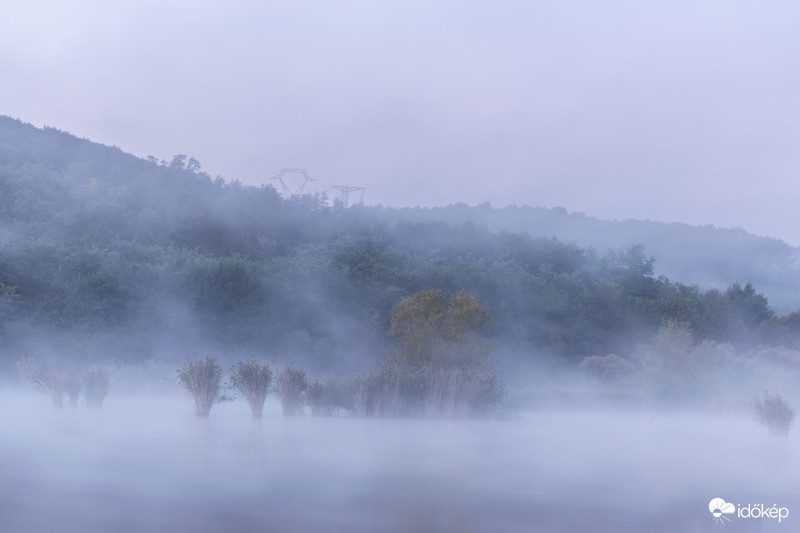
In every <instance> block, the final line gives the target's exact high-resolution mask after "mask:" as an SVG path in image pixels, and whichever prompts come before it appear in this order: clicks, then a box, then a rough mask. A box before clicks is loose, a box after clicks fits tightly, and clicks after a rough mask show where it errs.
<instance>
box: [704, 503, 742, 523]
mask: <svg viewBox="0 0 800 533" xmlns="http://www.w3.org/2000/svg"><path fill="white" fill-rule="evenodd" d="M708 510H709V511H711V515H712V516H713V517H714V522H719V523H720V524H723V525H724V524H725V520H727V521H728V522H730V521H731V519H730V518H728V517H727V516H725V515H726V514H733V513H735V512H736V506H735V505H733V504H732V503H726V502H725V500H723V499H722V498H714V499H713V500H711V501H710V502H708Z"/></svg>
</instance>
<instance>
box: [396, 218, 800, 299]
mask: <svg viewBox="0 0 800 533" xmlns="http://www.w3.org/2000/svg"><path fill="white" fill-rule="evenodd" d="M392 214H393V216H395V217H399V218H403V219H407V220H415V221H418V222H423V221H437V220H438V221H442V220H446V221H448V222H449V223H451V224H454V225H460V224H463V223H465V222H467V221H470V222H472V223H474V224H476V225H478V226H479V227H483V228H486V229H488V230H492V231H502V230H506V231H511V232H514V233H525V234H527V235H530V236H532V237H555V238H557V239H558V240H560V241H562V242H569V243H575V244H577V245H579V246H583V247H590V248H594V249H595V250H598V251H600V252H604V251H606V250H608V249H612V250H613V249H619V248H624V247H627V246H630V244H631V243H639V244H642V245H643V246H644V247H645V249H646V250H647V254H648V255H649V256H651V257H653V258H654V259H655V269H656V273H657V274H659V275H665V276H667V277H669V278H670V279H675V280H680V281H682V282H683V283H687V284H694V285H699V286H701V287H706V288H717V289H725V288H726V287H728V286H729V285H731V284H732V283H736V282H740V283H747V282H751V283H753V284H754V285H756V286H757V287H758V288H759V290H760V291H761V292H763V293H764V294H765V295H767V296H768V297H769V299H770V303H771V304H772V305H773V306H774V307H775V308H776V309H779V310H781V311H790V310H793V309H797V308H799V307H800V249H798V248H795V247H792V246H789V245H788V244H786V243H785V242H783V241H781V240H778V239H773V238H769V237H760V236H756V235H753V234H750V233H747V232H746V231H745V230H743V229H741V228H717V227H714V226H690V225H688V224H682V223H677V222H673V223H665V222H654V221H641V220H619V221H616V220H615V221H609V220H599V219H597V218H594V217H590V216H586V215H584V214H583V213H577V212H572V213H571V212H568V211H567V210H565V209H563V208H558V207H556V208H544V207H530V206H522V207H518V206H510V207H506V208H503V209H495V208H492V207H490V206H489V204H484V205H480V206H475V207H470V206H467V205H465V204H455V205H450V206H446V207H438V208H434V209H413V208H406V209H399V210H395V211H394V212H393V213H392Z"/></svg>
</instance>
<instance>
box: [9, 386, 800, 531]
mask: <svg viewBox="0 0 800 533" xmlns="http://www.w3.org/2000/svg"><path fill="white" fill-rule="evenodd" d="M0 404H2V405H4V406H6V408H5V409H3V410H2V413H0V426H2V428H3V433H4V435H3V438H2V439H0V477H1V478H2V479H0V491H2V494H0V529H1V530H3V531H26V532H50V531H61V532H64V533H71V532H86V531H115V532H116V531H118V532H125V531H131V532H134V531H194V532H212V531H245V532H246V531H623V532H627V531H630V532H634V531H636V532H638V531H712V530H714V528H717V527H721V526H719V525H717V524H715V523H714V521H713V516H712V515H711V513H710V512H709V509H708V502H709V501H710V500H711V499H712V498H723V499H724V500H725V501H727V502H734V503H735V504H737V505H739V506H743V505H745V504H763V505H764V506H765V507H769V506H772V505H773V504H776V505H777V506H778V507H784V508H787V509H789V511H790V513H794V512H797V511H796V510H798V509H800V488H798V485H797V482H796V472H797V471H798V469H799V468H800V460H798V456H797V446H796V443H795V441H794V440H793V439H792V438H775V437H770V436H769V435H768V434H767V432H766V431H764V430H763V429H762V428H760V427H759V426H757V425H756V424H755V423H754V422H753V421H752V420H750V419H749V418H748V417H747V416H741V415H718V414H717V415H715V414H712V413H708V414H689V413H681V412H672V413H669V412H659V411H656V410H652V409H641V410H626V411H617V412H614V411H611V410H608V409H594V410H583V411H569V410H550V411H530V412H525V413H520V416H519V417H517V418H516V419H510V420H490V421H477V420H422V419H404V420H396V419H394V420H393V419H372V418H354V417H353V418H351V417H333V418H317V417H298V418H291V417H282V416H281V415H280V412H279V409H278V404H277V402H276V401H275V400H274V398H273V399H270V400H269V401H268V404H267V409H266V411H265V416H264V418H263V419H261V420H255V419H253V418H252V417H251V416H250V413H249V412H248V410H247V409H246V407H245V406H244V404H243V403H236V402H234V403H229V404H223V405H219V406H217V407H215V408H214V410H213V411H212V414H211V416H210V417H209V418H202V417H195V416H193V415H192V414H191V408H190V404H189V401H188V397H187V398H184V397H181V396H177V395H150V396H147V395H124V394H119V395H116V396H114V395H112V396H109V398H108V399H107V401H106V403H105V405H104V406H103V409H102V410H90V409H86V408H83V407H78V408H64V409H54V408H53V407H52V406H51V405H49V401H48V399H47V398H46V397H45V396H44V395H37V394H35V393H33V392H32V391H29V390H22V389H17V388H14V387H5V388H3V389H2V390H1V391H0ZM796 520H797V519H796V518H795V515H794V514H790V515H789V516H788V517H787V518H784V519H783V520H782V521H781V523H780V524H778V523H777V519H775V520H773V519H760V520H756V519H745V518H738V517H734V518H733V519H732V521H731V522H729V523H728V524H727V526H728V527H726V529H725V530H726V531H730V530H733V531H780V530H783V531H789V530H792V529H793V528H794V526H793V523H794V522H795V521H796ZM781 528H782V529H781Z"/></svg>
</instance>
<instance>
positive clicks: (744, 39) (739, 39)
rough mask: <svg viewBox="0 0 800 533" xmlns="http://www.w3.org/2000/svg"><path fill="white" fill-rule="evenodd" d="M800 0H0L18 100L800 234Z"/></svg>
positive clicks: (519, 190)
mask: <svg viewBox="0 0 800 533" xmlns="http://www.w3.org/2000/svg"><path fill="white" fill-rule="evenodd" d="M799 58H800V3H797V2H795V1H770V0H761V1H759V2H754V1H752V0H747V1H742V0H718V1H717V0H713V1H712V0H685V1H681V0H678V1H676V0H671V1H669V2H667V1H661V2H647V1H642V0H631V1H618V0H603V1H595V0H584V1H571V0H545V1H536V0H527V1H519V2H516V1H506V2H503V1H492V2H490V1H466V0H458V1H435V0H426V1H413V0H402V1H394V0H371V1H334V0H330V1H305V0H291V1H285V2H283V1H282V2H269V1H231V0H226V1H225V2H222V1H220V2H202V1H198V0H192V1H173V2H170V1H165V0H159V1H151V0H134V1H109V0H82V1H74V0H58V1H50V2H44V1H39V0H24V1H23V0H9V1H5V2H3V3H2V5H0V114H5V115H10V116H13V117H17V118H20V119H22V120H23V121H25V122H30V123H32V124H35V125H37V126H43V125H50V126H54V127H57V128H59V129H62V130H66V131H69V132H71V133H73V134H75V135H77V136H79V137H87V138H89V139H92V140H94V141H97V142H101V143H104V144H109V145H116V146H119V147H120V148H122V149H123V150H124V151H126V152H131V153H133V154H136V155H139V156H147V155H155V156H156V157H158V158H159V159H171V157H172V156H173V155H174V154H178V153H181V154H188V155H190V156H193V157H195V158H197V159H199V160H200V162H201V164H202V165H203V168H204V169H205V170H206V171H207V172H209V173H210V174H212V175H214V176H216V175H222V176H224V177H225V178H227V179H238V180H240V181H242V182H245V183H252V184H260V183H265V182H266V183H269V178H270V177H272V176H275V175H276V174H278V173H279V172H280V170H281V168H282V167H287V168H304V169H307V170H308V173H309V175H311V176H312V177H315V178H316V179H318V180H319V181H318V182H316V183H314V184H313V187H310V189H312V190H316V191H323V190H327V191H328V192H329V194H331V195H335V194H337V193H336V191H334V190H332V189H330V186H331V185H339V184H345V185H353V186H363V187H366V192H365V196H364V201H365V203H368V204H384V205H410V206H413V205H422V206H433V205H446V204H451V203H455V202H458V201H461V202H466V203H468V204H478V203H482V202H486V201H489V202H491V204H492V205H493V206H496V207H502V206H505V205H509V204H516V205H523V204H528V205H533V206H544V207H554V206H562V207H565V208H567V209H569V210H571V211H583V212H584V213H586V214H588V215H592V216H597V217H600V218H603V219H623V218H639V219H652V220H662V221H680V222H687V223H690V224H714V225H717V226H722V227H734V226H740V227H744V228H745V229H747V230H749V231H752V232H754V233H757V234H761V235H769V236H774V237H779V238H783V239H784V240H786V241H787V242H790V243H791V244H794V245H800V216H798V212H799V211H800V210H798V207H797V206H798V199H797V192H798V190H800V186H798V180H797V175H798V170H800V142H799V141H800V106H799V105H798V98H800V59H799Z"/></svg>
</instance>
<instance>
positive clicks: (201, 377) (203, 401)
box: [178, 355, 224, 416]
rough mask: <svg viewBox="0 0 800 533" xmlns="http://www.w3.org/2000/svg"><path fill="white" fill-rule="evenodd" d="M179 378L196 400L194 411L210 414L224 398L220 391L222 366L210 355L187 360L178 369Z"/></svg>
mask: <svg viewBox="0 0 800 533" xmlns="http://www.w3.org/2000/svg"><path fill="white" fill-rule="evenodd" d="M178 378H179V379H180V382H181V385H182V386H183V388H184V389H186V392H188V393H189V395H190V396H191V397H192V399H193V400H194V413H195V414H196V415H197V416H208V413H209V412H211V408H212V407H213V406H214V404H215V403H218V402H220V401H223V400H224V397H223V396H222V395H221V393H220V380H221V379H222V368H220V366H219V365H218V364H217V360H216V358H214V357H211V356H210V355H207V356H206V357H204V358H202V359H196V360H195V361H191V362H189V361H187V362H186V363H185V364H184V365H183V368H179V369H178Z"/></svg>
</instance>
